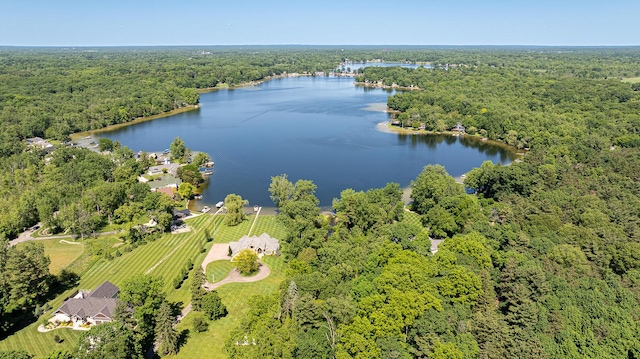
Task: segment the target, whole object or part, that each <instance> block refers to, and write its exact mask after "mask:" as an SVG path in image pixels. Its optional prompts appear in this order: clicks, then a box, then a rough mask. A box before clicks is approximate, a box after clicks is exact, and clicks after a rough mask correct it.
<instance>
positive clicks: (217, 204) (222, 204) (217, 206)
mask: <svg viewBox="0 0 640 359" xmlns="http://www.w3.org/2000/svg"><path fill="white" fill-rule="evenodd" d="M222 206H224V202H223V201H220V202H218V203H216V208H222Z"/></svg>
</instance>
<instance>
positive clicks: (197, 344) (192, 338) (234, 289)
mask: <svg viewBox="0 0 640 359" xmlns="http://www.w3.org/2000/svg"><path fill="white" fill-rule="evenodd" d="M262 260H263V262H264V263H265V264H267V265H268V266H269V268H270V269H271V275H269V277H268V278H266V279H264V280H262V281H259V282H253V283H229V284H225V285H223V286H221V287H220V288H218V289H217V291H218V293H219V294H220V298H222V302H223V303H224V305H226V306H227V309H228V310H229V314H228V315H227V316H226V317H224V318H222V319H219V320H216V321H213V322H210V323H209V330H208V331H206V332H204V333H196V332H195V331H194V330H193V329H192V326H191V321H192V320H193V319H192V318H193V317H195V316H198V315H200V314H199V313H194V312H191V313H189V314H188V315H187V317H186V318H185V319H184V320H183V321H182V322H181V323H180V324H179V325H178V327H177V329H178V331H179V332H181V331H183V330H189V336H188V339H187V342H186V344H185V345H184V346H183V347H182V348H180V352H178V354H177V355H175V356H170V357H171V358H213V359H215V358H226V357H227V356H226V354H225V353H224V350H223V347H224V343H225V341H226V340H227V338H229V334H230V333H231V331H232V330H233V329H234V328H236V327H237V326H238V325H239V324H240V321H241V320H242V318H244V316H245V315H246V313H248V311H249V306H248V304H247V301H248V299H249V298H250V297H251V296H254V295H259V294H268V293H273V292H274V291H276V290H277V289H278V287H279V285H280V283H282V281H283V280H284V278H285V274H284V272H285V268H286V264H285V262H284V258H283V257H263V259H262ZM167 358H169V357H167Z"/></svg>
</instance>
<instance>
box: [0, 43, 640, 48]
mask: <svg viewBox="0 0 640 359" xmlns="http://www.w3.org/2000/svg"><path fill="white" fill-rule="evenodd" d="M243 46H247V47H282V46H288V47H294V46H306V47H379V48H380V47H530V48H531V47H548V48H559V47H564V48H566V47H571V48H621V47H640V44H635V45H629V44H627V45H539V44H482V45H479V44H475V45H474V44H455V45H447V44H421V45H416V44H396V45H391V44H302V43H300V44H295V43H291V44H275V43H274V44H198V45H196V44H189V45H179V44H173V45H158V44H156V45H3V44H0V48H87V47H94V48H95V47H99V48H116V47H120V48H122V47H149V48H150V47H185V48H188V47H243Z"/></svg>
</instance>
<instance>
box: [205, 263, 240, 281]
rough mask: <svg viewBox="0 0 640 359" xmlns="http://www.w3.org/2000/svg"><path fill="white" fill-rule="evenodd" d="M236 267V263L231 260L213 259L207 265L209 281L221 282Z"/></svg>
mask: <svg viewBox="0 0 640 359" xmlns="http://www.w3.org/2000/svg"><path fill="white" fill-rule="evenodd" d="M235 267H236V263H233V262H231V261H229V260H219V261H213V262H211V263H209V264H208V265H207V273H206V274H207V281H208V282H209V283H215V282H219V281H220V280H221V279H224V277H226V276H227V275H228V274H229V272H231V270H232V269H233V268H235Z"/></svg>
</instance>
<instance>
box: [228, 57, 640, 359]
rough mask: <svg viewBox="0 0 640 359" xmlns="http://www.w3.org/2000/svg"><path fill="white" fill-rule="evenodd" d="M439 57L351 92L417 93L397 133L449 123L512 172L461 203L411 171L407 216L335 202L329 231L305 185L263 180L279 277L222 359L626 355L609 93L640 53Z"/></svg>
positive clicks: (623, 130) (624, 154) (622, 167)
mask: <svg viewBox="0 0 640 359" xmlns="http://www.w3.org/2000/svg"><path fill="white" fill-rule="evenodd" d="M440 55H441V56H442V55H443V54H440ZM447 55H450V58H447V56H442V57H439V58H440V59H441V63H442V65H443V66H435V67H434V68H432V69H429V68H419V69H416V70H411V69H404V68H367V69H365V71H364V73H363V74H362V75H361V76H360V77H359V78H358V80H359V81H361V82H369V83H371V84H382V85H392V84H397V85H399V86H405V87H411V86H413V87H414V88H417V89H416V90H415V91H410V92H402V93H399V94H397V95H394V96H392V97H390V98H389V101H388V104H389V107H390V108H392V109H394V110H398V111H400V113H399V115H398V118H399V119H401V120H402V121H405V124H408V125H411V126H413V125H415V126H416V127H418V126H419V124H420V123H426V128H427V129H431V130H435V131H439V130H446V129H448V128H451V127H452V126H453V125H455V124H456V123H458V122H460V123H462V124H463V125H464V126H466V127H467V128H468V129H470V130H471V132H472V133H478V134H479V135H482V136H486V137H488V138H491V139H495V140H500V141H504V142H506V143H508V144H511V145H514V146H517V147H520V148H527V149H529V151H528V153H527V155H526V157H525V159H524V161H523V162H522V163H514V164H512V165H511V166H506V167H505V166H499V165H494V164H492V163H489V162H487V163H485V164H483V165H482V166H481V167H480V168H477V169H474V170H472V171H471V172H470V173H469V174H468V175H467V177H466V179H465V185H466V187H467V188H470V189H472V190H474V193H473V194H466V193H465V191H464V189H463V187H462V186H459V185H457V184H456V183H455V181H454V180H453V178H451V177H450V176H449V175H448V174H447V173H446V171H445V170H444V168H443V167H441V166H428V167H425V169H424V171H423V172H422V173H421V174H420V175H419V176H418V177H417V178H416V180H415V181H414V182H413V184H412V198H413V203H412V204H411V206H410V209H411V210H412V212H411V213H408V212H404V211H402V202H401V191H400V189H399V188H398V186H397V185H393V184H390V185H388V186H387V187H385V188H382V189H372V190H370V191H367V192H355V191H353V190H345V191H343V192H342V194H341V197H340V198H338V199H336V200H335V201H334V208H335V210H336V216H335V218H333V219H331V218H326V217H323V216H321V215H320V212H319V210H318V209H317V208H316V207H315V206H317V200H316V199H315V198H314V197H313V189H314V187H313V184H312V183H305V182H299V183H295V184H293V183H289V182H288V181H287V180H286V176H281V177H276V178H274V179H273V183H272V186H271V192H272V195H273V198H274V200H275V203H276V204H277V205H278V206H279V208H280V214H279V216H280V217H281V220H282V221H283V223H285V224H286V225H287V227H288V228H290V231H291V232H290V235H289V237H288V238H287V240H286V242H287V246H286V247H285V251H286V253H285V255H286V256H287V257H288V258H289V271H288V279H287V280H286V281H285V283H283V285H282V287H281V291H280V293H277V294H274V295H271V296H264V297H260V298H254V299H253V302H252V311H251V313H250V316H249V318H246V319H245V320H244V322H243V324H242V325H241V327H240V328H238V329H237V330H236V331H235V332H234V333H233V334H232V337H231V338H230V340H229V341H228V343H227V350H228V353H229V354H230V356H231V357H232V358H242V357H258V356H259V357H271V358H279V357H289V356H291V357H300V358H311V357H313V358H321V357H324V358H331V357H335V358H405V357H406V358H409V357H418V358H505V357H508V358H559V357H562V358H596V357H597V358H638V357H640V340H639V339H638V335H637V333H638V330H639V329H640V328H639V319H640V317H639V315H640V312H638V308H640V305H639V304H640V281H639V278H640V271H639V269H640V261H638V259H640V251H639V250H640V231H639V230H640V227H639V224H640V222H639V221H638V218H640V185H639V183H640V182H639V180H640V178H639V177H638V173H639V170H640V151H639V150H638V144H639V141H638V139H639V136H638V134H637V129H638V128H639V127H640V122H639V121H640V92H638V89H639V88H638V86H637V85H634V84H631V83H625V82H621V81H620V78H619V77H626V76H638V71H640V52H639V51H637V49H636V50H635V51H631V50H621V51H618V50H615V49H612V50H608V51H607V50H583V51H577V52H575V53H548V52H542V53H539V52H523V51H514V52H510V51H489V50H487V51H484V52H483V51H467V52H464V51H461V52H459V53H455V54H447ZM434 58H435V56H429V55H427V54H425V55H424V57H423V58H421V59H420V60H421V61H434ZM413 60H416V58H413ZM451 64H456V66H451ZM312 209H313V210H312ZM411 216H418V218H419V221H417V222H412V221H408V217H411ZM429 238H431V239H432V240H441V239H444V241H443V242H442V243H441V244H440V246H439V250H438V251H437V252H436V253H435V254H433V255H432V254H431V253H430V251H429V243H430V242H429ZM265 333H269V334H268V335H265ZM247 338H251V340H254V341H255V345H242V344H243V343H246V341H247Z"/></svg>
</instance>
